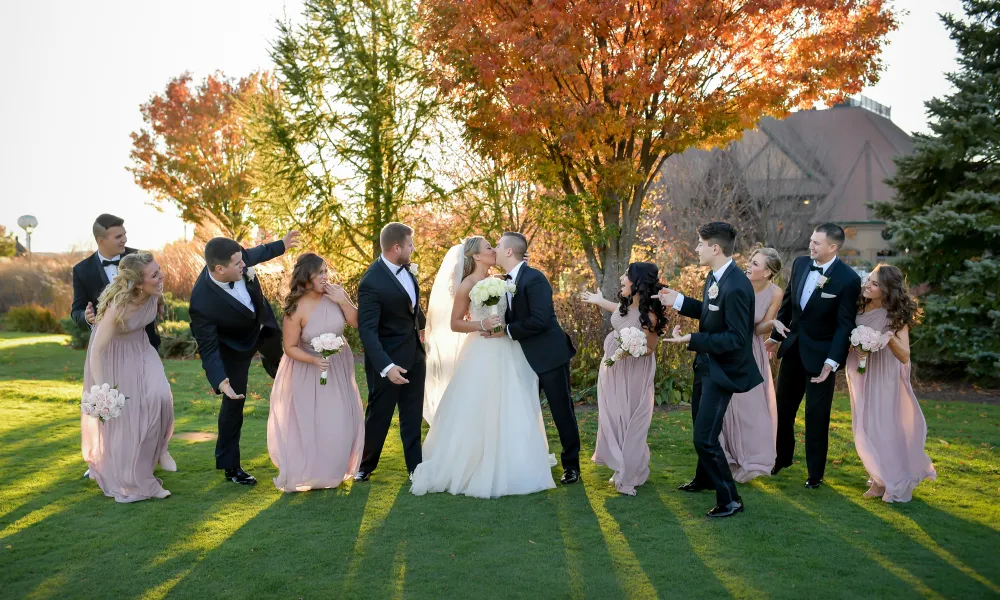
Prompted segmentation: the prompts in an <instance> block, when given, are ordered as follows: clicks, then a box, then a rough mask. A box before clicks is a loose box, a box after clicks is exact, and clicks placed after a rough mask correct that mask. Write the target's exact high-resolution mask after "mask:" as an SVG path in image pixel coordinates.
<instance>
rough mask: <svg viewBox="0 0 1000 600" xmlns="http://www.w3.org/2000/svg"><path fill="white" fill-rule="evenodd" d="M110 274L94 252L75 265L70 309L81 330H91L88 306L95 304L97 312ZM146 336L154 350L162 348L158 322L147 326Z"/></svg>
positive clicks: (132, 249) (130, 249)
mask: <svg viewBox="0 0 1000 600" xmlns="http://www.w3.org/2000/svg"><path fill="white" fill-rule="evenodd" d="M135 252H136V249H135V248H128V247H126V248H125V252H123V253H122V256H123V257H124V256H125V255H126V254H135ZM109 283H111V282H110V281H108V274H107V273H106V272H105V271H104V267H103V266H102V265H101V257H100V256H99V255H98V254H97V252H94V253H93V254H91V255H90V256H88V257H87V258H85V259H83V260H81V261H80V262H78V263H76V264H75V265H73V306H72V308H71V309H70V318H72V319H73V320H74V321H76V324H77V325H79V326H80V329H84V330H86V329H90V323H88V322H87V317H86V313H87V304H90V303H93V305H94V311H95V312H96V311H97V301H98V299H99V298H100V297H101V292H103V291H104V288H106V287H108V284H109ZM146 335H147V336H148V337H149V343H150V344H152V346H153V347H154V348H157V349H159V347H160V336H159V335H158V334H157V333H156V321H155V320H154V321H153V322H152V323H150V324H149V325H146Z"/></svg>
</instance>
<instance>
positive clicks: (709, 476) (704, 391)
mask: <svg viewBox="0 0 1000 600" xmlns="http://www.w3.org/2000/svg"><path fill="white" fill-rule="evenodd" d="M735 246H736V229H735V228H734V227H733V226H732V225H730V224H729V223H722V222H714V223H708V224H706V225H702V226H701V227H699V228H698V246H697V248H696V251H697V253H698V260H699V262H700V263H701V265H702V266H706V267H711V269H712V271H711V272H710V273H709V274H708V279H707V280H706V281H705V290H704V292H703V293H702V299H701V300H700V301H699V300H695V299H693V298H685V297H684V295H683V294H679V293H677V292H675V291H674V290H670V289H665V290H662V291H661V292H660V294H659V299H660V302H661V303H663V305H664V306H673V308H674V310H677V311H680V313H681V314H682V315H684V316H685V317H689V318H691V319H698V321H699V327H698V333H689V334H687V335H685V336H681V335H680V326H677V327H674V333H673V337H672V338H670V339H668V340H667V341H668V342H675V343H686V344H688V350H694V351H695V352H697V353H698V354H697V355H696V356H695V359H694V385H693V386H692V389H691V417H692V419H694V447H695V450H696V451H697V452H698V468H697V470H696V471H695V476H694V479H692V480H691V481H690V482H688V483H685V484H684V485H682V486H680V489H681V490H683V491H685V492H700V491H702V490H708V489H714V490H715V500H716V501H715V508H713V509H712V510H710V511H709V512H708V516H709V517H729V516H732V515H734V514H736V513H738V512H743V500H742V499H741V498H740V495H739V493H738V492H737V491H736V483H735V482H734V481H733V475H732V472H731V471H730V470H729V461H728V460H727V459H726V454H725V452H724V451H723V449H722V445H721V444H720V443H719V434H720V433H722V422H723V420H724V419H725V416H726V410H727V409H728V408H729V401H730V400H731V399H732V397H733V394H734V393H742V392H748V391H750V390H752V389H753V388H755V387H757V385H759V384H760V383H761V382H763V381H764V379H763V378H762V377H761V375H760V370H758V369H757V363H756V362H755V361H754V358H753V346H752V343H751V342H752V340H753V335H754V325H753V317H754V290H753V285H751V284H750V280H749V279H747V276H746V275H745V274H744V273H743V271H742V270H741V269H740V268H739V267H737V266H736V264H735V263H733V259H732V258H731V257H732V255H733V250H734V248H735Z"/></svg>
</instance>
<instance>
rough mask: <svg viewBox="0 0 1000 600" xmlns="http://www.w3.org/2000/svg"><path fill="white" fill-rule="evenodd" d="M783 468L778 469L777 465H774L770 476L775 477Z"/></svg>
mask: <svg viewBox="0 0 1000 600" xmlns="http://www.w3.org/2000/svg"><path fill="white" fill-rule="evenodd" d="M784 468H785V467H779V466H778V465H774V468H773V469H771V476H772V477H773V476H775V475H777V474H778V473H781V470H782V469H784Z"/></svg>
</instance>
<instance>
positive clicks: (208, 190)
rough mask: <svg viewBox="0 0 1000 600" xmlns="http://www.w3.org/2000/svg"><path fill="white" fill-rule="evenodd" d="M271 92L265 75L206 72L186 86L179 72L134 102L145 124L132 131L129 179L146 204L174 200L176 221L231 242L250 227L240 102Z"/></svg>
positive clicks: (247, 152)
mask: <svg viewBox="0 0 1000 600" xmlns="http://www.w3.org/2000/svg"><path fill="white" fill-rule="evenodd" d="M268 93H273V84H271V83H270V80H269V77H268V76H267V75H266V74H260V73H255V74H253V75H250V76H248V77H244V78H242V79H239V80H236V79H230V78H227V77H226V76H225V75H224V74H222V73H215V74H213V75H209V76H208V77H207V78H206V79H205V80H204V81H203V82H202V83H201V84H199V85H197V86H193V85H192V81H191V74H190V73H184V74H183V75H180V76H179V77H176V78H174V79H173V80H171V81H170V82H169V83H168V84H167V87H166V89H165V90H164V92H163V94H162V95H156V96H153V97H152V98H151V99H150V100H149V102H147V103H146V104H143V105H142V106H141V107H140V111H141V112H142V120H143V123H144V127H143V128H142V129H141V130H140V131H138V132H133V133H132V151H131V153H130V154H129V157H130V158H131V160H132V166H130V167H126V169H127V170H128V171H129V172H131V173H132V175H133V176H134V177H135V182H136V183H137V184H138V185H139V186H140V187H141V188H142V189H144V190H146V191H148V192H150V193H152V196H153V202H152V204H153V206H156V207H158V208H161V209H162V207H163V205H165V204H173V205H174V206H176V207H177V209H178V210H179V211H180V214H181V218H182V219H184V220H185V221H187V222H189V223H194V224H195V225H199V226H201V227H202V228H203V229H204V230H207V231H208V232H209V233H210V234H211V233H212V232H220V233H222V234H223V235H225V236H228V237H231V238H233V239H235V240H237V241H240V240H243V239H246V238H247V236H248V235H249V234H250V232H251V229H252V226H253V223H252V221H253V218H252V213H251V208H252V202H253V188H254V185H253V178H252V177H251V174H252V168H253V166H252V160H251V159H252V158H253V149H252V147H251V145H250V143H249V142H248V140H247V136H246V127H247V118H246V117H245V116H244V114H243V112H242V111H241V110H240V108H239V106H240V103H241V102H243V103H248V102H249V101H250V99H251V98H253V97H255V96H256V95H258V94H268Z"/></svg>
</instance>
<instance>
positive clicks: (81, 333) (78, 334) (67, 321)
mask: <svg viewBox="0 0 1000 600" xmlns="http://www.w3.org/2000/svg"><path fill="white" fill-rule="evenodd" d="M59 325H61V326H62V328H63V331H64V332H66V333H68V334H69V347H70V348H73V349H76V350H85V349H86V348H87V344H89V343H90V327H86V328H81V327H80V326H79V325H77V324H76V321H74V320H73V319H71V318H69V317H65V318H63V319H60V320H59Z"/></svg>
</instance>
